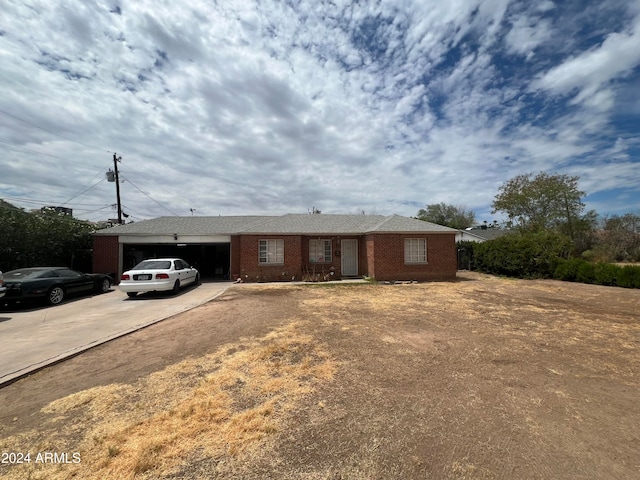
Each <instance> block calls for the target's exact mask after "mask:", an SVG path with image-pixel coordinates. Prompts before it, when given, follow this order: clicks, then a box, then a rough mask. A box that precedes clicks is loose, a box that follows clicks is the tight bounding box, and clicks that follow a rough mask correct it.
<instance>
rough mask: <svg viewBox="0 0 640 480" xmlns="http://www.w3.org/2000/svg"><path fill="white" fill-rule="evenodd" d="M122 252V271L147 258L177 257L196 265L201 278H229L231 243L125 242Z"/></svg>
mask: <svg viewBox="0 0 640 480" xmlns="http://www.w3.org/2000/svg"><path fill="white" fill-rule="evenodd" d="M123 254H124V255H123V257H124V258H123V265H122V267H123V269H122V271H123V272H124V271H126V270H128V269H130V268H132V267H134V266H135V265H137V264H138V263H140V262H141V261H142V260H146V259H147V258H162V257H177V258H182V259H183V260H185V261H187V262H188V263H190V264H191V265H193V266H194V267H196V268H197V269H198V271H199V272H200V278H202V280H209V281H211V280H228V279H229V267H230V265H231V245H230V244H229V243H207V244H181V245H168V244H161V243H158V244H142V245H137V244H125V245H124V246H123Z"/></svg>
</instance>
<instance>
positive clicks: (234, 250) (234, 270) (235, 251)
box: [229, 236, 240, 280]
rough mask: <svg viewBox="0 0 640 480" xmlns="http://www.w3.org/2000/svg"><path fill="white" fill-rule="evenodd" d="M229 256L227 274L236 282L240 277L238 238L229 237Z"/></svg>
mask: <svg viewBox="0 0 640 480" xmlns="http://www.w3.org/2000/svg"><path fill="white" fill-rule="evenodd" d="M229 256H230V258H229V273H230V274H231V279H232V280H237V279H238V278H239V277H240V237H238V236H232V237H231V251H230V252H229Z"/></svg>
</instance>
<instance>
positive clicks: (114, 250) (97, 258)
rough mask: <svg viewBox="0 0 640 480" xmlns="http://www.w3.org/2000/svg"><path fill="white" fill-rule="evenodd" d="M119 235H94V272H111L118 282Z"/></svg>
mask: <svg viewBox="0 0 640 480" xmlns="http://www.w3.org/2000/svg"><path fill="white" fill-rule="evenodd" d="M119 251H120V250H119V245H118V237H117V236H113V237H105V236H94V237H93V273H109V274H111V275H114V281H115V282H116V283H118V281H119V280H120V279H119V278H115V277H117V276H118V262H119V259H118V254H119Z"/></svg>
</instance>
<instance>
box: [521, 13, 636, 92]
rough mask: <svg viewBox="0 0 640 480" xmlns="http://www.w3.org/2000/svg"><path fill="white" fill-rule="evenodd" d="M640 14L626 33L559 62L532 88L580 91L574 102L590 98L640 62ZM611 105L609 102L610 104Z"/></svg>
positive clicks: (617, 34)
mask: <svg viewBox="0 0 640 480" xmlns="http://www.w3.org/2000/svg"><path fill="white" fill-rule="evenodd" d="M638 45H640V16H638V17H637V18H636V19H635V23H634V24H633V25H632V26H631V27H630V28H629V29H628V31H624V32H613V33H611V34H609V35H608V36H607V38H606V39H605V40H604V41H603V42H602V44H600V45H598V46H597V47H595V48H592V49H590V50H588V51H586V52H583V53H581V54H579V55H577V56H574V57H572V58H570V59H568V60H567V61H565V62H564V63H562V64H560V65H557V66H555V67H553V68H551V69H550V70H548V71H547V72H546V73H544V74H543V75H541V76H540V77H539V78H537V79H536V80H535V81H534V82H532V85H531V88H533V89H537V90H539V89H543V90H549V91H551V92H552V93H555V94H570V93H574V92H577V94H576V96H575V98H574V102H576V103H581V102H585V101H589V100H590V97H592V96H593V95H595V94H596V93H598V92H599V91H600V90H601V89H603V88H607V87H608V86H609V83H610V82H611V81H612V80H615V79H617V78H620V77H625V76H627V75H629V74H631V72H632V71H633V69H634V68H635V67H637V66H638V65H639V64H640V48H638ZM609 104H610V103H609Z"/></svg>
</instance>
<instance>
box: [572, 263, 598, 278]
mask: <svg viewBox="0 0 640 480" xmlns="http://www.w3.org/2000/svg"><path fill="white" fill-rule="evenodd" d="M595 270H596V269H595V265H594V264H593V263H590V262H584V261H583V262H582V263H581V264H580V265H579V266H578V272H577V274H576V281H578V282H581V283H594V281H595V279H596V272H595Z"/></svg>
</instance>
